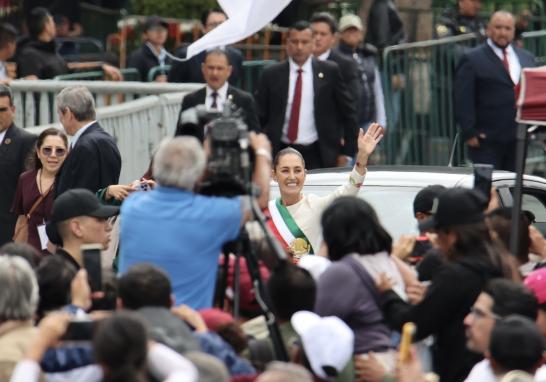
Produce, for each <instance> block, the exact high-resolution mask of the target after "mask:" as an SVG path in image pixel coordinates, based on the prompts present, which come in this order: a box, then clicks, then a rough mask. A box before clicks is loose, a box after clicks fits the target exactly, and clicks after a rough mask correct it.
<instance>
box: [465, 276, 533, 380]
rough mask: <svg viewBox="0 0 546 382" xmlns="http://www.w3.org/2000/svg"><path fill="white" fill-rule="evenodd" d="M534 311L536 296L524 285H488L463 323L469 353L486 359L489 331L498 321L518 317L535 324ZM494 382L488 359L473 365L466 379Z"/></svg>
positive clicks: (506, 282)
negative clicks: (484, 356) (517, 315)
mask: <svg viewBox="0 0 546 382" xmlns="http://www.w3.org/2000/svg"><path fill="white" fill-rule="evenodd" d="M537 308H538V304H537V300H536V298H535V296H534V295H533V294H532V293H531V292H530V291H529V290H528V289H526V288H525V287H524V286H523V285H521V284H519V283H516V282H513V281H510V280H506V279H494V280H491V281H489V282H488V283H487V285H486V286H485V288H484V289H483V290H482V292H481V293H480V295H479V296H478V298H477V299H476V301H475V302H474V305H473V306H472V308H471V309H470V313H468V315H467V316H466V317H465V319H464V324H465V328H466V338H467V341H466V345H467V347H468V349H469V350H471V351H473V352H475V353H479V354H483V355H486V354H487V349H488V348H489V345H490V338H491V331H492V330H493V328H494V326H495V324H496V323H497V322H498V321H499V320H500V319H502V318H504V317H507V316H509V315H511V314H519V315H521V316H524V317H527V318H529V319H530V320H533V321H535V320H536V318H537ZM495 380H496V379H495V375H494V373H493V369H492V368H491V363H490V361H489V360H488V359H484V360H482V361H481V362H479V363H478V364H476V365H475V366H474V367H473V368H472V371H471V372H470V374H469V375H468V377H467V379H466V381H467V382H486V381H492V382H494V381H495Z"/></svg>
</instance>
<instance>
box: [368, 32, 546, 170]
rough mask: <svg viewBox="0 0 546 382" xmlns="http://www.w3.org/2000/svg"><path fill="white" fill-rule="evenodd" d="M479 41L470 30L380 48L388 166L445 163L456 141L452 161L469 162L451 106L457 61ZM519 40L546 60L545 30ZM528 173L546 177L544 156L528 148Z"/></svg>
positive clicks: (540, 61) (541, 60)
mask: <svg viewBox="0 0 546 382" xmlns="http://www.w3.org/2000/svg"><path fill="white" fill-rule="evenodd" d="M477 43H478V41H477V39H476V37H475V35H474V34H466V35H461V36H456V37H449V38H444V39H440V40H429V41H422V42H416V43H409V44H401V45H396V46H391V47H388V48H386V49H385V50H384V51H383V57H382V58H383V60H382V77H383V88H384V94H385V108H386V113H387V120H388V122H387V126H388V129H387V134H386V137H385V144H384V151H383V152H382V155H380V156H379V161H380V162H382V163H387V164H418V165H419V164H424V165H446V164H447V163H448V162H449V159H450V153H451V150H452V149H453V146H454V145H455V144H457V146H456V148H455V151H454V153H455V155H454V158H453V159H454V161H453V164H454V165H465V164H466V163H467V160H466V155H465V150H464V144H463V142H457V126H456V124H455V117H454V108H453V88H454V75H455V69H456V65H457V62H458V60H459V59H460V57H462V55H463V54H464V53H465V52H466V51H467V50H469V49H470V48H472V47H473V46H475V45H476V44H477ZM523 43H524V46H525V48H526V49H528V50H530V51H531V52H532V53H533V54H535V56H536V57H537V62H538V64H539V65H541V64H542V65H544V64H546V31H537V32H527V33H524V34H523ZM528 158H529V160H528V166H527V169H526V171H527V172H528V173H535V174H538V175H542V176H545V175H546V172H545V168H546V156H545V155H544V152H543V150H542V149H540V150H539V149H537V148H536V147H534V146H533V144H531V145H530V146H529V154H528Z"/></svg>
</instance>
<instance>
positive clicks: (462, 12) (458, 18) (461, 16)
mask: <svg viewBox="0 0 546 382" xmlns="http://www.w3.org/2000/svg"><path fill="white" fill-rule="evenodd" d="M481 6H482V4H481V0H457V9H454V8H451V7H450V8H448V9H446V10H445V11H444V12H443V13H442V15H441V16H440V18H439V20H438V22H437V23H436V25H435V27H434V37H435V38H444V37H451V36H458V35H461V34H465V33H476V34H477V35H478V36H479V37H481V38H484V37H485V29H486V25H485V23H484V22H483V21H482V20H481V19H480V18H479V17H478V14H479V12H480V9H481Z"/></svg>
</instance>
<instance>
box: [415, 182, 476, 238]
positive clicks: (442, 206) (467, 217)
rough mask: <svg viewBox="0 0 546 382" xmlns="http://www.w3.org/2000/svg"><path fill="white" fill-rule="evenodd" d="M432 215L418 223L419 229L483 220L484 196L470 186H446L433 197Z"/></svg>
mask: <svg viewBox="0 0 546 382" xmlns="http://www.w3.org/2000/svg"><path fill="white" fill-rule="evenodd" d="M432 204H433V205H432V209H431V210H430V212H431V213H432V216H431V217H430V218H428V219H425V220H423V221H422V222H421V223H419V230H421V231H427V230H430V229H436V228H443V227H452V226H458V225H463V224H471V223H477V222H480V221H483V219H484V214H483V212H484V211H483V210H484V205H487V201H486V200H485V198H484V196H483V195H482V194H481V193H480V192H478V191H475V190H473V189H470V188H462V187H455V188H448V189H446V190H445V191H443V192H441V193H440V194H439V195H438V196H437V197H435V198H434V201H433V203H432Z"/></svg>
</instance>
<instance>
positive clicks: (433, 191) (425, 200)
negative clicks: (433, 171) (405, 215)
mask: <svg viewBox="0 0 546 382" xmlns="http://www.w3.org/2000/svg"><path fill="white" fill-rule="evenodd" d="M445 190H446V188H445V187H444V186H442V185H441V184H433V185H431V186H427V187H425V188H423V189H422V190H421V191H419V192H418V193H417V195H415V199H413V214H416V213H417V212H422V213H424V214H429V213H430V211H431V210H432V204H433V203H434V198H436V197H438V195H440V194H441V193H442V192H443V191H445Z"/></svg>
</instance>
